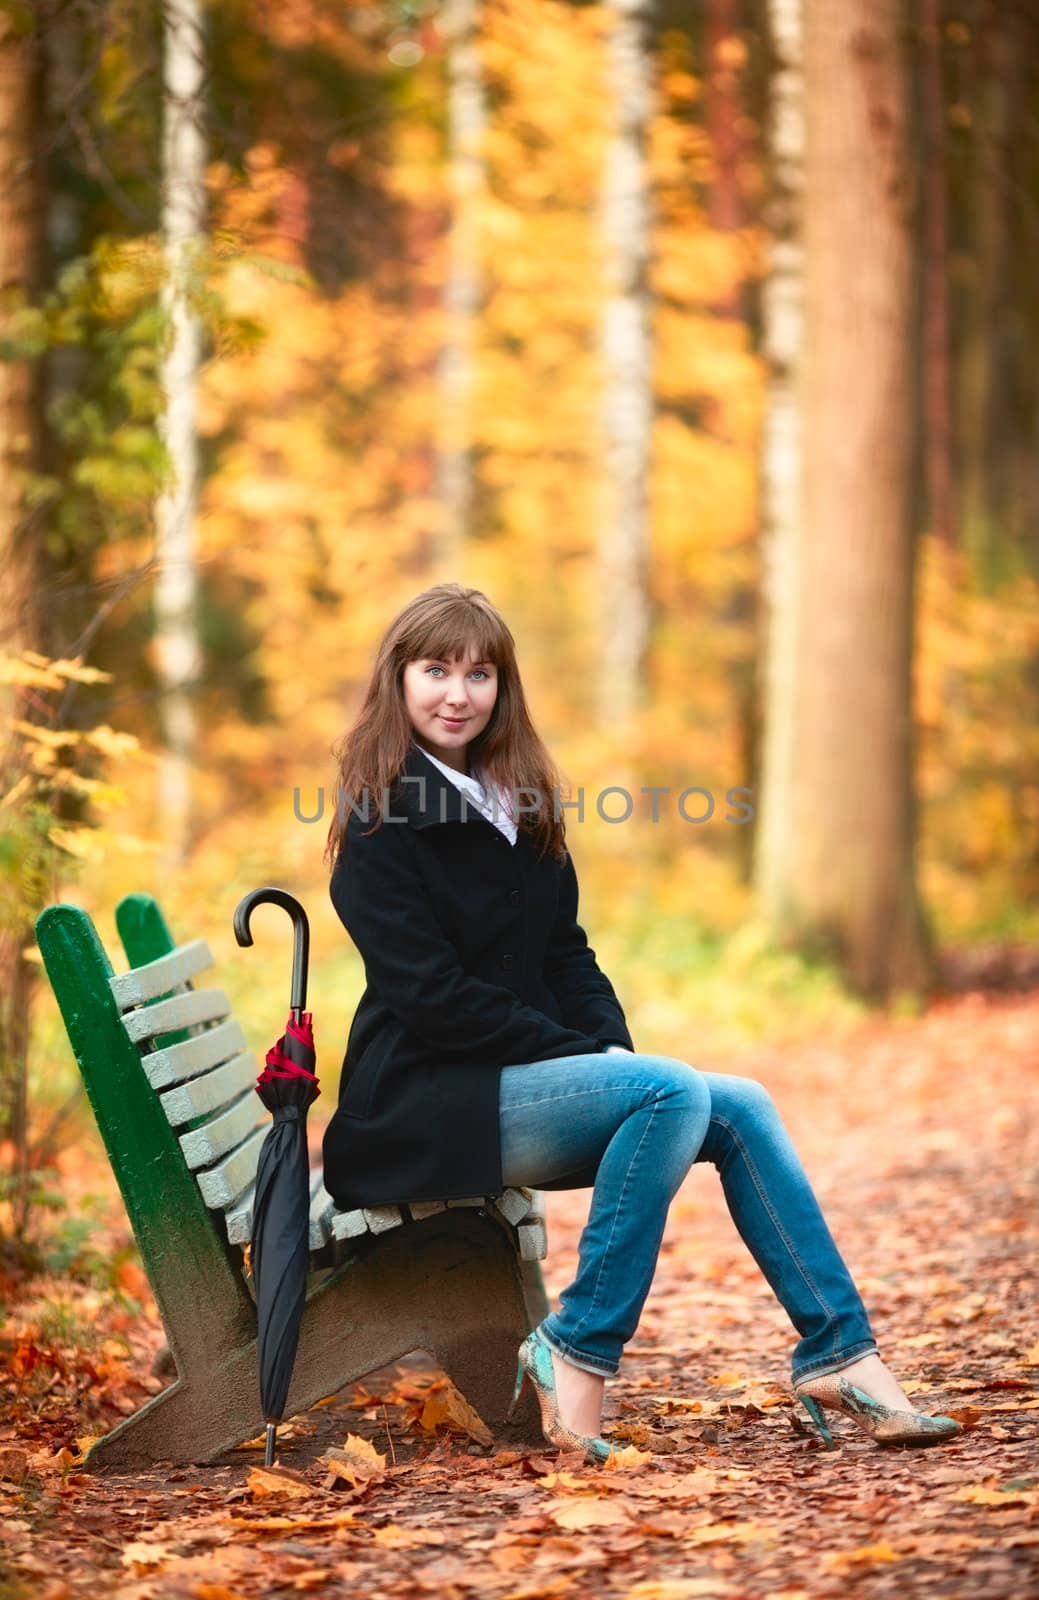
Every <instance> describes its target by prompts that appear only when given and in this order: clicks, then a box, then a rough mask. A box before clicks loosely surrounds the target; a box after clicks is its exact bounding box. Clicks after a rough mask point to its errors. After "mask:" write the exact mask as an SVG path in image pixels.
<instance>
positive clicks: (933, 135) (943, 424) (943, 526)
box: [920, 0, 955, 543]
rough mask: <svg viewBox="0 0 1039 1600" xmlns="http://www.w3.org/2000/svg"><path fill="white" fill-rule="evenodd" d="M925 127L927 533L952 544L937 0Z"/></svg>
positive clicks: (924, 13)
mask: <svg viewBox="0 0 1039 1600" xmlns="http://www.w3.org/2000/svg"><path fill="white" fill-rule="evenodd" d="M920 28H921V35H922V40H921V42H922V46H923V49H922V59H921V69H922V84H921V88H922V98H923V123H924V185H923V196H924V230H923V256H924V260H923V290H924V307H923V310H924V317H923V322H924V382H923V402H924V404H923V410H924V441H925V445H924V450H925V463H924V464H925V473H926V478H927V509H928V520H929V525H930V528H931V531H932V532H933V533H937V534H939V535H940V537H941V538H943V539H944V540H945V541H946V542H947V543H951V542H952V537H953V529H954V524H955V515H954V511H953V497H952V400H951V391H950V381H951V380H950V369H949V290H948V278H947V271H948V267H947V261H948V223H947V206H946V199H945V184H946V156H945V89H944V84H943V79H942V33H941V7H940V3H939V0H920Z"/></svg>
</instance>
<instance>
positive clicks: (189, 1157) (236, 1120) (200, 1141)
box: [177, 1090, 270, 1172]
mask: <svg viewBox="0 0 1039 1600" xmlns="http://www.w3.org/2000/svg"><path fill="white" fill-rule="evenodd" d="M261 1123H262V1124H263V1126H264V1127H267V1126H268V1125H269V1123H270V1116H269V1114H268V1112H267V1111H266V1110H265V1109H264V1106H263V1104H262V1102H261V1100H260V1097H259V1095H256V1094H253V1093H252V1091H251V1090H250V1091H249V1093H247V1094H243V1095H242V1097H241V1099H240V1100H236V1101H235V1103H234V1104H233V1105H232V1106H230V1107H229V1108H228V1110H227V1111H224V1112H222V1113H221V1114H220V1116H218V1117H213V1118H212V1120H211V1121H210V1122H207V1123H205V1125H204V1126H203V1127H201V1128H192V1130H191V1132H190V1133H182V1134H181V1135H180V1138H179V1139H178V1141H177V1142H178V1144H179V1145H180V1148H181V1149H182V1150H183V1152H184V1160H185V1161H186V1162H187V1164H188V1166H189V1167H190V1168H191V1170H192V1172H195V1171H197V1169H198V1168H199V1167H208V1166H211V1165H212V1163H213V1162H214V1161H219V1160H220V1157H221V1156H225V1155H227V1154H228V1152H229V1151H231V1150H234V1149H235V1148H236V1146H237V1145H240V1144H241V1143H242V1140H243V1139H247V1138H248V1137H249V1135H250V1134H251V1133H252V1131H253V1129H254V1128H255V1127H257V1126H258V1125H259V1124H261Z"/></svg>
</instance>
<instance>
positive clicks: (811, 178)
mask: <svg viewBox="0 0 1039 1600" xmlns="http://www.w3.org/2000/svg"><path fill="white" fill-rule="evenodd" d="M904 23H905V18H904V15H903V9H902V5H901V3H900V0H806V4H805V81H806V86H807V94H806V101H805V112H806V126H805V133H806V142H805V150H806V161H805V261H806V275H805V288H806V300H805V308H806V340H805V362H804V410H803V417H804V425H805V432H804V517H803V547H802V559H801V562H800V603H799V618H800V638H799V648H798V674H797V676H798V697H797V727H796V739H795V758H794V814H793V835H792V841H791V843H792V865H793V871H792V878H791V906H790V916H791V921H792V924H793V926H794V928H795V929H796V931H797V933H798V935H799V936H800V938H801V940H802V942H805V943H807V944H808V945H809V946H811V947H814V948H819V949H822V950H825V951H829V952H831V953H832V954H834V955H835V956H837V957H838V959H840V960H841V961H842V962H843V964H844V966H845V968H846V971H847V974H848V976H849V978H850V980H851V982H852V983H853V985H854V986H855V987H856V988H857V989H859V990H860V991H861V992H862V993H864V994H866V995H869V996H873V997H878V998H879V997H882V996H884V995H888V994H890V993H892V992H896V991H913V990H918V989H919V988H921V987H922V986H923V985H924V984H925V983H926V981H927V979H928V976H929V963H928V953H927V948H926V940H925V935H924V930H923V926H922V919H921V916H920V911H919V905H918V900H917V892H916V884H915V876H914V852H913V832H914V809H913V792H912V781H911V735H912V698H911V653H912V614H913V583H912V576H913V544H912V537H911V522H910V471H911V463H912V459H913V453H912V438H911V430H912V426H913V420H914V414H913V408H912V405H911V402H910V394H911V384H910V369H909V352H910V350H911V347H912V346H911V338H910V334H911V289H912V250H911V237H912V231H911V216H910V209H911V204H912V183H911V181H910V174H909V170H908V137H907V115H908V111H907V85H906V73H905V67H904V62H903V56H902V50H903V29H904Z"/></svg>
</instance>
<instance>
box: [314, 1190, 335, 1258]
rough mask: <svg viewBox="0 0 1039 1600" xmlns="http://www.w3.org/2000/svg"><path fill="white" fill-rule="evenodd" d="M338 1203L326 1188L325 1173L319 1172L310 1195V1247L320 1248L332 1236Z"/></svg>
mask: <svg viewBox="0 0 1039 1600" xmlns="http://www.w3.org/2000/svg"><path fill="white" fill-rule="evenodd" d="M335 1208H336V1203H335V1201H334V1200H333V1199H332V1196H331V1195H330V1194H329V1192H328V1190H327V1189H326V1188H325V1185H324V1181H323V1174H322V1173H320V1172H319V1173H318V1175H317V1183H316V1185H315V1186H314V1188H313V1189H312V1191H311V1196H310V1248H311V1249H312V1250H320V1249H321V1246H322V1245H323V1244H327V1243H328V1241H329V1239H331V1237H332V1217H333V1215H334V1213H335Z"/></svg>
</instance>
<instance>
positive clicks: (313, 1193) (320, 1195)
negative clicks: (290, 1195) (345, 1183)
mask: <svg viewBox="0 0 1039 1600" xmlns="http://www.w3.org/2000/svg"><path fill="white" fill-rule="evenodd" d="M255 1197H256V1185H255V1184H253V1185H251V1186H250V1188H248V1189H247V1190H246V1192H245V1194H244V1195H242V1197H241V1199H240V1200H238V1201H236V1202H235V1204H234V1205H233V1206H232V1207H231V1209H230V1210H229V1211H228V1212H227V1213H226V1215H225V1218H224V1221H225V1222H226V1223H227V1237H228V1240H229V1242H230V1243H231V1244H248V1243H249V1240H250V1239H251V1238H252V1236H253V1201H254V1199H255ZM334 1211H335V1201H334V1200H333V1199H332V1196H331V1195H330V1194H329V1192H328V1190H327V1189H326V1188H325V1186H324V1184H323V1183H322V1181H321V1169H320V1167H319V1168H318V1170H317V1171H316V1172H312V1173H311V1175H310V1237H309V1245H310V1249H311V1250H320V1248H321V1246H322V1245H323V1244H327V1243H328V1240H329V1239H330V1238H331V1237H332V1213H333V1212H334Z"/></svg>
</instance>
